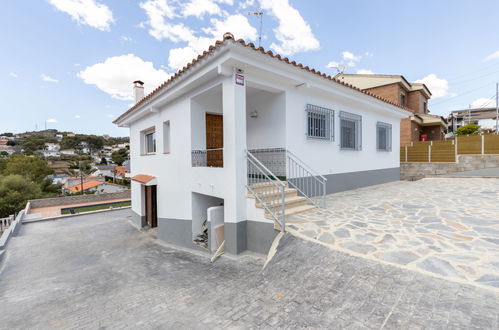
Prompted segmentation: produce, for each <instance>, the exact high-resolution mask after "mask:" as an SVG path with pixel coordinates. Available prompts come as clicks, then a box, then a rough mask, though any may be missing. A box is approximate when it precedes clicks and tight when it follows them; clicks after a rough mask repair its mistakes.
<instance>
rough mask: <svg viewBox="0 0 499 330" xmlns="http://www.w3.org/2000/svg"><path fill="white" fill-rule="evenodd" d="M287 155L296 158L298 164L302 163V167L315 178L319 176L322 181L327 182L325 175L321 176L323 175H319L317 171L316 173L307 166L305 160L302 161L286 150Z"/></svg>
mask: <svg viewBox="0 0 499 330" xmlns="http://www.w3.org/2000/svg"><path fill="white" fill-rule="evenodd" d="M286 153H287V154H288V155H291V156H292V157H293V158H294V159H295V160H296V161H297V162H299V163H301V165H302V166H303V167H305V168H306V169H308V171H309V172H310V173H311V174H313V175H314V176H318V177H320V178H321V179H323V180H324V181H327V179H326V178H325V177H324V176H323V175H321V174H319V173H317V172H316V171H314V170H313V169H312V168H311V167H310V166H308V165H307V164H306V163H305V162H304V161H303V160H301V159H300V158H299V157H298V156H296V155H295V154H294V153H292V152H291V151H290V150H288V149H286Z"/></svg>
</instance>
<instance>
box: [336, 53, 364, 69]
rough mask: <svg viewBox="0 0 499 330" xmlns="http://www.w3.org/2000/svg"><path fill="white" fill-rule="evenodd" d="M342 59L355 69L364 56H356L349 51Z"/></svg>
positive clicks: (342, 55) (343, 54)
mask: <svg viewBox="0 0 499 330" xmlns="http://www.w3.org/2000/svg"><path fill="white" fill-rule="evenodd" d="M341 57H342V58H343V60H345V61H346V63H347V65H348V66H350V67H354V66H355V65H356V64H357V62H359V61H360V60H361V59H362V55H355V54H354V53H352V52H349V51H347V50H346V51H344V52H343V53H342V54H341Z"/></svg>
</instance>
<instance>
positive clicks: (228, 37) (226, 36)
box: [113, 32, 411, 123]
mask: <svg viewBox="0 0 499 330" xmlns="http://www.w3.org/2000/svg"><path fill="white" fill-rule="evenodd" d="M228 40H231V41H232V42H235V43H238V44H241V45H243V46H244V47H248V48H250V49H253V50H254V51H257V52H260V53H262V54H265V55H268V56H270V57H273V58H275V59H277V60H279V61H282V62H285V63H287V64H290V65H293V66H295V67H297V68H299V69H302V70H305V71H308V72H310V73H313V74H316V75H318V76H321V77H323V78H325V79H328V80H330V81H332V82H335V83H337V84H340V85H343V86H345V87H348V88H351V89H354V90H356V91H358V92H360V93H363V94H366V95H369V96H371V97H374V98H376V99H378V100H380V101H383V102H385V103H388V104H391V105H393V106H396V107H398V108H401V109H403V110H406V111H411V110H410V109H409V108H407V107H404V106H402V105H400V104H397V103H395V102H391V101H389V100H387V99H385V98H383V97H380V96H378V95H375V94H373V93H371V92H368V91H364V90H362V89H360V88H358V87H356V86H354V85H352V84H348V83H345V82H343V81H340V80H338V79H336V78H335V77H333V76H331V75H327V74H325V73H323V72H320V71H318V70H315V69H313V68H310V67H308V66H304V65H303V64H301V63H297V62H296V61H291V60H290V59H289V58H287V57H283V56H281V55H279V54H274V53H273V52H272V51H271V50H268V51H265V48H263V47H256V46H255V45H254V44H253V43H251V42H250V43H247V42H245V41H244V40H243V39H238V40H235V39H234V36H233V35H232V33H229V32H227V33H225V34H224V36H223V40H217V41H216V42H215V44H214V45H211V46H210V47H209V48H208V50H207V51H204V52H203V53H202V54H199V55H198V57H196V58H195V59H193V60H192V61H191V62H190V63H188V64H187V65H186V66H184V67H183V68H182V69H180V70H179V71H177V72H176V73H175V74H174V75H172V76H171V77H170V79H168V80H167V81H165V82H164V83H162V84H161V85H159V86H158V87H156V89H154V90H153V91H152V92H151V93H149V94H148V95H146V96H145V97H143V98H142V99H141V100H140V101H139V102H137V103H136V104H135V105H133V106H132V107H131V108H130V109H128V110H127V111H126V112H124V113H123V114H122V115H120V116H119V117H118V118H116V119H115V120H114V121H113V123H117V122H118V121H119V120H121V119H123V118H124V117H125V116H127V115H128V114H130V113H131V112H133V111H134V110H135V109H137V108H139V107H140V106H141V105H142V104H144V103H145V102H146V101H147V100H150V99H151V98H153V97H154V96H155V95H156V94H158V93H159V92H160V91H161V90H163V89H164V88H166V87H167V86H169V85H170V84H171V83H172V82H173V81H175V80H176V79H178V78H179V77H180V76H182V75H183V74H184V73H186V72H187V71H189V69H190V68H191V67H193V66H194V65H195V64H196V63H197V62H199V61H201V60H202V59H203V58H205V57H206V56H208V55H210V54H212V53H213V52H214V51H215V50H217V49H218V48H220V47H221V46H222V45H224V44H225V43H226V41H228Z"/></svg>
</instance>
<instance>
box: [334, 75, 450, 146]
mask: <svg viewBox="0 0 499 330" xmlns="http://www.w3.org/2000/svg"><path fill="white" fill-rule="evenodd" d="M335 78H336V79H338V80H340V81H342V82H345V83H348V84H351V85H353V86H356V87H358V88H360V89H361V90H363V91H366V92H370V93H372V94H374V95H377V96H379V97H382V98H384V99H386V100H388V101H390V102H393V103H396V104H399V105H401V106H404V107H406V108H408V109H409V110H410V111H412V112H413V114H412V115H411V116H409V117H408V118H404V119H402V120H401V122H400V145H401V146H407V145H410V144H411V142H415V141H421V140H427V141H434V140H442V139H443V138H444V137H445V133H446V130H447V122H446V120H445V119H444V118H443V117H441V116H436V115H431V114H430V113H429V110H428V100H429V99H430V98H431V92H430V90H429V89H428V87H426V85H425V84H420V83H410V82H409V81H407V80H406V79H405V78H404V76H402V75H382V74H346V73H340V74H337V75H336V77H335Z"/></svg>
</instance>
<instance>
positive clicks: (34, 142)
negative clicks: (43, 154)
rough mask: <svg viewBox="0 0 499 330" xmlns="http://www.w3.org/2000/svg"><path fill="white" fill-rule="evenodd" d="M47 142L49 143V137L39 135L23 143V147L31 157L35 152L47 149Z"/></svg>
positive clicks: (30, 137)
mask: <svg viewBox="0 0 499 330" xmlns="http://www.w3.org/2000/svg"><path fill="white" fill-rule="evenodd" d="M45 142H49V139H48V138H47V137H45V136H43V135H38V134H37V135H31V136H28V137H27V138H26V139H25V140H24V141H23V142H21V147H22V148H23V149H24V152H25V153H26V154H27V155H31V154H33V153H34V152H35V151H37V150H41V149H43V148H45Z"/></svg>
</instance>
